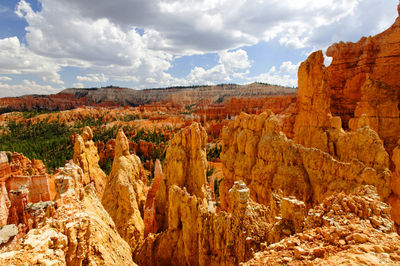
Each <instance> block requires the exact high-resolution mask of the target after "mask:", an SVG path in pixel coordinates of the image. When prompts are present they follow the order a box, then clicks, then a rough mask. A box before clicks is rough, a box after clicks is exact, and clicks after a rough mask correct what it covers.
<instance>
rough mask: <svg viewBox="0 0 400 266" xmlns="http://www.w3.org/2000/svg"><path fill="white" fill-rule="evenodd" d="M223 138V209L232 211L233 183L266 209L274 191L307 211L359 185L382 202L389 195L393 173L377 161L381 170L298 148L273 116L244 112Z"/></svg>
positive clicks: (230, 125)
mask: <svg viewBox="0 0 400 266" xmlns="http://www.w3.org/2000/svg"><path fill="white" fill-rule="evenodd" d="M368 132H369V131H368ZM375 135H376V134H375ZM222 140H223V149H222V153H221V161H222V163H223V172H224V180H223V181H222V183H221V186H220V195H221V207H222V208H223V209H227V210H229V209H231V206H229V200H228V197H227V191H228V190H229V189H230V187H231V186H232V185H233V182H234V181H236V180H243V181H244V182H245V183H246V184H247V186H248V187H249V188H250V190H251V197H252V199H254V200H255V201H256V202H258V203H262V204H264V205H266V206H268V205H269V203H270V198H271V193H272V192H274V191H278V190H281V191H282V192H283V196H285V197H288V196H295V197H296V198H297V199H300V200H301V201H303V202H305V203H306V205H307V206H308V207H310V206H312V205H314V204H318V203H321V202H322V201H323V199H324V198H326V197H328V196H329V195H331V194H332V193H334V192H337V191H345V192H347V193H348V192H350V191H351V190H352V189H353V188H354V187H355V186H357V185H361V184H371V185H374V186H375V187H377V189H378V193H379V195H380V196H381V197H382V198H383V199H387V198H388V197H389V195H390V193H391V174H390V171H388V169H387V168H385V167H381V166H382V162H381V161H379V160H378V161H377V162H376V165H377V166H379V167H376V169H374V168H371V167H368V166H367V165H366V164H365V163H363V162H362V161H360V160H357V158H352V159H350V160H349V161H348V162H341V161H338V160H336V159H335V158H334V157H332V156H331V155H329V154H327V153H324V152H322V151H321V150H318V149H315V148H305V147H303V146H301V145H296V144H294V143H293V141H292V140H288V139H287V138H286V136H284V135H283V134H282V133H280V130H279V123H278V121H277V119H276V117H275V116H274V115H273V114H272V113H263V114H261V115H259V116H256V115H247V114H244V113H242V114H241V115H240V116H239V117H238V118H237V119H236V120H235V121H234V122H231V123H230V124H229V126H228V127H227V128H224V130H223V132H222ZM380 145H381V146H380V149H381V150H382V143H380ZM373 147H375V146H373ZM378 147H379V146H378ZM372 154H374V153H372ZM372 158H373V157H372ZM378 158H380V157H379V156H378ZM386 158H387V157H386ZM383 162H385V160H383ZM385 163H386V164H387V162H385ZM370 164H372V165H375V163H374V162H370Z"/></svg>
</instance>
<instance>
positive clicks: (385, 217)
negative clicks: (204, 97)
mask: <svg viewBox="0 0 400 266" xmlns="http://www.w3.org/2000/svg"><path fill="white" fill-rule="evenodd" d="M304 221H305V230H304V231H303V232H299V233H297V234H295V235H293V236H290V237H287V238H285V239H284V240H282V241H280V242H279V243H275V244H272V245H269V246H268V247H267V248H266V250H265V251H263V252H259V253H257V254H255V256H254V258H253V259H252V260H250V261H248V262H247V263H245V265H278V264H285V265H303V264H312V265H338V264H340V265H341V264H346V265H361V264H362V265H382V264H385V265H386V264H388V265H397V264H399V262H400V252H399V248H400V244H399V243H400V242H399V240H400V237H399V236H398V235H397V234H396V233H394V230H393V221H391V220H390V207H389V206H388V205H387V204H385V203H382V202H381V201H380V200H379V196H378V195H377V194H376V190H375V189H374V188H373V187H371V186H365V187H358V188H356V189H355V191H354V192H353V193H351V194H349V195H346V194H344V193H335V194H333V195H331V196H330V197H328V198H326V199H325V200H324V201H323V203H322V204H320V205H318V206H316V207H315V208H314V209H311V210H310V211H309V212H308V214H307V216H306V219H305V220H304Z"/></svg>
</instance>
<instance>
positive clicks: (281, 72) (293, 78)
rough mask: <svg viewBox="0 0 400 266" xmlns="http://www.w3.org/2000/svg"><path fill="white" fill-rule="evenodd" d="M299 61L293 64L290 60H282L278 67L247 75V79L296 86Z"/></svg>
mask: <svg viewBox="0 0 400 266" xmlns="http://www.w3.org/2000/svg"><path fill="white" fill-rule="evenodd" d="M299 65H300V62H299V63H297V64H293V63H292V62H291V61H286V62H283V63H282V64H281V65H280V67H279V69H277V68H276V67H275V66H273V67H271V68H270V69H269V71H268V72H267V73H263V74H260V75H258V76H255V77H249V78H247V80H249V81H258V82H265V83H269V84H277V85H282V86H289V87H297V70H298V68H299Z"/></svg>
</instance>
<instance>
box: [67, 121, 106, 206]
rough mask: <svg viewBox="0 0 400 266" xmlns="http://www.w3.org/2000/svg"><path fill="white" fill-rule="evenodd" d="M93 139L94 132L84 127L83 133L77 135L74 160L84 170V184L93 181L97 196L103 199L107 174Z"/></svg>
mask: <svg viewBox="0 0 400 266" xmlns="http://www.w3.org/2000/svg"><path fill="white" fill-rule="evenodd" d="M92 139H93V132H92V130H91V129H90V127H85V128H83V131H82V135H77V136H76V137H75V143H74V157H73V161H74V163H75V164H77V165H79V166H80V167H81V168H82V170H83V172H84V180H83V184H84V185H86V184H88V183H90V182H92V183H93V184H94V187H95V188H96V191H97V196H98V197H99V198H100V199H101V198H102V197H103V193H104V189H105V183H106V174H105V173H104V172H103V170H101V168H100V166H99V160H100V158H99V154H98V152H97V147H96V145H95V144H94V142H93V140H92Z"/></svg>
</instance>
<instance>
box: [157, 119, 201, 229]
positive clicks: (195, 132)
mask: <svg viewBox="0 0 400 266" xmlns="http://www.w3.org/2000/svg"><path fill="white" fill-rule="evenodd" d="M206 140H207V133H206V132H205V130H204V128H203V127H201V126H200V125H199V124H197V123H193V124H192V125H190V126H189V127H186V128H184V129H182V130H181V131H180V132H179V133H177V134H176V135H175V136H174V138H173V139H172V140H171V142H170V144H169V146H168V148H167V152H166V156H165V160H164V174H165V180H164V181H163V182H161V185H160V188H159V189H158V191H157V194H156V197H155V207H156V223H157V227H158V229H157V231H158V232H160V231H162V230H165V229H166V228H167V227H168V225H167V221H168V217H167V213H168V202H169V199H168V193H169V192H168V191H169V189H170V187H171V186H172V185H177V186H179V187H181V188H186V190H187V191H188V192H189V194H191V195H195V196H197V197H199V199H206V187H205V185H206V182H207V181H206V171H207V157H206V151H205V147H206Z"/></svg>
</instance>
